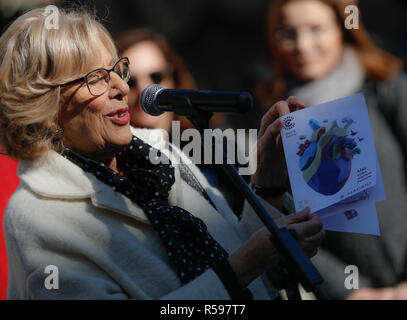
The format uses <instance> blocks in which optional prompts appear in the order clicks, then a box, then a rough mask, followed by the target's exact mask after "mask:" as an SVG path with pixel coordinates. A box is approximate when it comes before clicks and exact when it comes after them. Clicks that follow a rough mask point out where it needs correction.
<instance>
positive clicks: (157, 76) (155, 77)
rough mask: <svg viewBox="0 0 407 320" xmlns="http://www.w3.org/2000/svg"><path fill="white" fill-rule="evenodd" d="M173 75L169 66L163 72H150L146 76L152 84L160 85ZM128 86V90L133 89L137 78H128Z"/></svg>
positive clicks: (172, 68) (172, 70) (172, 69)
mask: <svg viewBox="0 0 407 320" xmlns="http://www.w3.org/2000/svg"><path fill="white" fill-rule="evenodd" d="M173 73H174V67H173V66H172V65H171V64H169V65H167V66H166V67H165V69H164V70H160V71H156V72H151V73H149V74H148V76H149V78H150V80H151V82H152V83H155V84H160V83H161V82H162V81H163V80H164V79H165V78H167V77H171V76H172V75H173ZM128 84H129V87H130V88H133V87H135V86H136V85H137V78H136V77H132V76H130V79H129V81H128Z"/></svg>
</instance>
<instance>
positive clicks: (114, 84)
mask: <svg viewBox="0 0 407 320" xmlns="http://www.w3.org/2000/svg"><path fill="white" fill-rule="evenodd" d="M129 90H130V88H129V85H128V84H127V82H126V81H124V80H123V79H122V78H121V77H120V76H119V75H118V74H117V73H115V72H111V73H110V90H109V97H110V98H115V97H118V96H120V97H121V98H123V97H125V96H127V95H128V94H129Z"/></svg>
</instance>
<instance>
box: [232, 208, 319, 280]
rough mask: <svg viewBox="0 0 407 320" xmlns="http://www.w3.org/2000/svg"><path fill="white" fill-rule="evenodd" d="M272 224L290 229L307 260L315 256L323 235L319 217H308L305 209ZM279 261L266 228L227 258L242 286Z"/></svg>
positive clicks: (308, 214)
mask: <svg viewBox="0 0 407 320" xmlns="http://www.w3.org/2000/svg"><path fill="white" fill-rule="evenodd" d="M275 222H276V224H277V225H278V226H279V227H280V228H283V227H285V228H287V229H289V230H290V229H292V230H294V231H295V232H296V233H297V236H298V239H297V242H298V244H299V245H300V247H301V248H302V249H303V250H304V252H305V253H306V254H307V255H308V256H309V257H312V256H314V255H316V253H317V251H318V247H319V246H320V245H321V243H322V239H323V237H324V233H325V232H324V230H323V228H322V222H321V220H320V218H319V216H318V215H316V214H311V213H310V211H309V208H306V209H304V210H302V211H299V212H296V213H292V214H290V215H288V216H284V217H281V218H279V219H276V220H275ZM279 262H280V257H279V254H278V252H277V250H276V247H275V246H274V244H273V243H272V242H271V241H270V232H269V231H268V230H267V228H266V227H263V228H262V229H260V230H259V231H257V232H255V233H254V234H253V235H252V236H251V237H250V238H249V239H248V240H247V241H246V242H245V243H244V244H243V245H242V246H241V247H240V248H239V249H237V250H236V251H235V252H234V253H233V254H232V255H230V256H229V263H230V265H231V267H232V268H233V270H234V271H235V273H236V276H237V277H238V279H239V280H240V284H241V285H242V286H243V287H246V286H247V285H248V284H250V283H251V282H252V281H253V280H254V279H256V278H257V277H259V276H260V275H262V274H263V273H264V272H265V271H266V270H267V268H268V267H270V266H271V265H273V264H278V263H279Z"/></svg>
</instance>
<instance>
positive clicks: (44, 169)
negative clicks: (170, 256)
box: [18, 128, 207, 223]
mask: <svg viewBox="0 0 407 320" xmlns="http://www.w3.org/2000/svg"><path fill="white" fill-rule="evenodd" d="M131 130H132V133H133V135H135V136H136V137H138V138H140V139H142V140H143V141H145V142H146V143H149V144H151V145H153V146H155V147H156V146H157V141H161V142H164V141H165V142H168V140H167V139H166V138H167V135H165V133H164V132H163V131H162V130H150V129H134V128H131ZM167 146H168V144H167ZM160 149H161V151H162V152H163V153H167V152H168V151H166V150H168V149H166V148H164V149H162V148H160ZM167 154H168V153H167ZM175 167H176V166H175ZM191 169H193V168H191ZM196 171H197V170H194V174H200V173H197V172H196ZM18 176H19V178H20V180H21V183H23V184H25V185H26V186H28V188H29V189H30V190H31V191H33V192H34V193H36V194H37V195H39V196H41V197H43V198H50V199H60V200H81V199H82V200H85V199H90V200H91V202H92V204H93V205H94V206H96V207H100V208H105V209H108V210H113V211H116V212H119V213H122V214H125V215H126V216H129V217H132V218H136V219H137V220H140V221H142V222H146V223H149V221H148V218H147V217H146V215H145V214H144V212H143V210H142V209H141V208H140V207H139V206H138V205H137V204H135V203H133V202H132V201H131V200H130V199H128V198H127V197H125V196H123V195H122V194H120V193H118V192H115V191H114V190H113V188H112V187H111V186H108V185H106V184H104V183H102V182H101V181H99V180H98V179H97V178H96V177H95V176H93V175H92V174H91V173H88V172H86V171H84V170H82V169H81V168H80V167H78V166H76V165H75V164H74V163H72V162H71V161H70V160H68V159H65V158H64V157H63V156H61V155H60V154H58V153H57V152H55V151H49V152H48V153H47V154H46V155H45V156H43V157H42V158H40V159H37V160H34V161H20V163H19V166H18ZM180 179H181V178H180V176H179V171H178V170H176V183H175V184H174V186H173V187H172V189H171V192H170V197H169V201H171V202H172V203H176V205H178V206H182V204H183V201H182V195H181V192H182V190H181V188H180ZM204 180H205V179H204ZM201 181H202V180H201ZM203 187H204V188H206V187H207V185H206V183H205V181H204V182H203Z"/></svg>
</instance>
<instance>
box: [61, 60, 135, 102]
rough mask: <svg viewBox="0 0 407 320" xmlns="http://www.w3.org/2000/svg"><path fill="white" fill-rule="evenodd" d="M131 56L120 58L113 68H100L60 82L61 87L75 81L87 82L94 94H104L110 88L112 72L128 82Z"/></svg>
mask: <svg viewBox="0 0 407 320" xmlns="http://www.w3.org/2000/svg"><path fill="white" fill-rule="evenodd" d="M129 65H130V61H129V58H127V57H124V58H120V59H119V61H117V62H116V63H115V65H114V66H113V67H112V68H111V69H105V68H98V69H95V70H92V71H90V72H89V73H88V74H86V75H85V76H84V77H81V78H79V79H76V80H72V81H69V82H67V83H63V84H60V85H59V86H60V87H66V86H69V85H71V84H74V83H79V82H83V81H85V82H86V85H87V87H88V89H89V92H90V94H91V95H92V96H100V95H102V94H104V93H105V92H106V91H107V89H108V88H109V81H110V72H112V71H114V72H116V73H117V74H118V75H119V77H120V78H122V79H123V80H124V81H126V82H128V81H129V79H130V73H129Z"/></svg>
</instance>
